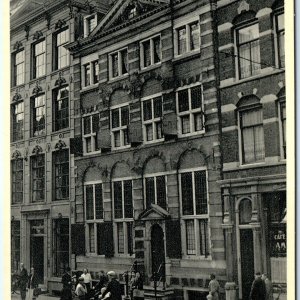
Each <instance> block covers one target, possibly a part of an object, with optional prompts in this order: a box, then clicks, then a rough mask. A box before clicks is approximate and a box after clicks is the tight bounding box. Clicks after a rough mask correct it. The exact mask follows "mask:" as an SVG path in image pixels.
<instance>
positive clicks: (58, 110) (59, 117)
mask: <svg viewBox="0 0 300 300" xmlns="http://www.w3.org/2000/svg"><path fill="white" fill-rule="evenodd" d="M54 106H55V107H54V108H55V114H54V118H55V120H54V124H55V130H61V129H63V128H66V127H68V126H69V87H65V88H62V89H60V90H58V91H56V99H54Z"/></svg>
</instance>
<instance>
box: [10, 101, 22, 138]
mask: <svg viewBox="0 0 300 300" xmlns="http://www.w3.org/2000/svg"><path fill="white" fill-rule="evenodd" d="M12 138H13V141H18V140H22V139H23V138H24V102H19V103H16V104H13V105H12Z"/></svg>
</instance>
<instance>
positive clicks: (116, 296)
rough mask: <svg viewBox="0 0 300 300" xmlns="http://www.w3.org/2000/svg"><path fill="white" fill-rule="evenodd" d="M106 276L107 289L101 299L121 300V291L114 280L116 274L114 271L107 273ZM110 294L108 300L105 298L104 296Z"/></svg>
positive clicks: (118, 284)
mask: <svg viewBox="0 0 300 300" xmlns="http://www.w3.org/2000/svg"><path fill="white" fill-rule="evenodd" d="M107 276H108V284H107V287H106V289H105V291H104V293H103V294H102V299H109V300H122V290H121V285H120V283H119V282H118V281H117V279H116V273H115V272H114V271H109V272H107ZM108 293H110V297H109V298H105V295H106V294H108Z"/></svg>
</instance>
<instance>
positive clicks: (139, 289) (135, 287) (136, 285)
mask: <svg viewBox="0 0 300 300" xmlns="http://www.w3.org/2000/svg"><path fill="white" fill-rule="evenodd" d="M130 282H131V285H130V288H131V294H132V298H133V299H134V300H142V299H144V291H143V279H142V276H141V273H140V272H136V273H135V276H134V277H133V279H131V281H130Z"/></svg>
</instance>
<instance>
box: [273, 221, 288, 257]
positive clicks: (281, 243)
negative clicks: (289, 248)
mask: <svg viewBox="0 0 300 300" xmlns="http://www.w3.org/2000/svg"><path fill="white" fill-rule="evenodd" d="M270 246H271V257H285V256H286V228H285V227H280V228H273V229H272V230H271V232H270Z"/></svg>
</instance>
